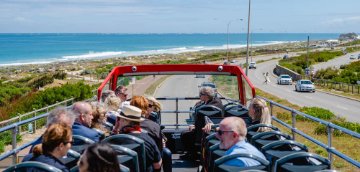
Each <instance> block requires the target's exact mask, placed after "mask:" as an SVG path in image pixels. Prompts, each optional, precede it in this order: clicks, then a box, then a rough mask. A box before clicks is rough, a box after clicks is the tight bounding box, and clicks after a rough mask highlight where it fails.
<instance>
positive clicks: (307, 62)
mask: <svg viewBox="0 0 360 172" xmlns="http://www.w3.org/2000/svg"><path fill="white" fill-rule="evenodd" d="M309 44H310V36H308V38H307V49H306V69H305V74H306V75H307V76H309V75H310V69H309V46H310V45H309Z"/></svg>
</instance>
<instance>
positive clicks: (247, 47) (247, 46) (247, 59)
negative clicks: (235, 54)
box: [245, 0, 251, 76]
mask: <svg viewBox="0 0 360 172" xmlns="http://www.w3.org/2000/svg"><path fill="white" fill-rule="evenodd" d="M250 5H251V0H249V13H248V30H247V41H246V70H245V74H246V76H247V75H248V70H249V39H250Z"/></svg>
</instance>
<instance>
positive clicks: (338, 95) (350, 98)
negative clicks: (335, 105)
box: [316, 90, 360, 102]
mask: <svg viewBox="0 0 360 172" xmlns="http://www.w3.org/2000/svg"><path fill="white" fill-rule="evenodd" d="M316 91H319V92H322V93H325V94H329V95H333V96H337V97H342V98H345V99H349V100H354V101H358V102H360V100H359V99H355V98H352V97H347V96H343V95H340V94H335V93H331V92H327V91H323V90H316Z"/></svg>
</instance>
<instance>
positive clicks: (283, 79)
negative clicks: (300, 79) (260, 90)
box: [277, 74, 292, 85]
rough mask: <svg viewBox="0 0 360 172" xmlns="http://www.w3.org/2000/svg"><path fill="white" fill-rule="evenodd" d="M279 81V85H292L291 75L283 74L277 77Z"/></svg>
mask: <svg viewBox="0 0 360 172" xmlns="http://www.w3.org/2000/svg"><path fill="white" fill-rule="evenodd" d="M277 83H278V84H279V85H282V84H288V85H292V79H291V77H290V76H289V75H287V74H282V75H280V76H279V77H278V78H277Z"/></svg>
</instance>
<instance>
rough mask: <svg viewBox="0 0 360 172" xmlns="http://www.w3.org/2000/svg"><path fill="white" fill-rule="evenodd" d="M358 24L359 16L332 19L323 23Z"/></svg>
mask: <svg viewBox="0 0 360 172" xmlns="http://www.w3.org/2000/svg"><path fill="white" fill-rule="evenodd" d="M357 22H360V16H352V17H344V18H334V19H331V20H328V21H324V22H323V24H327V25H338V24H344V23H357Z"/></svg>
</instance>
